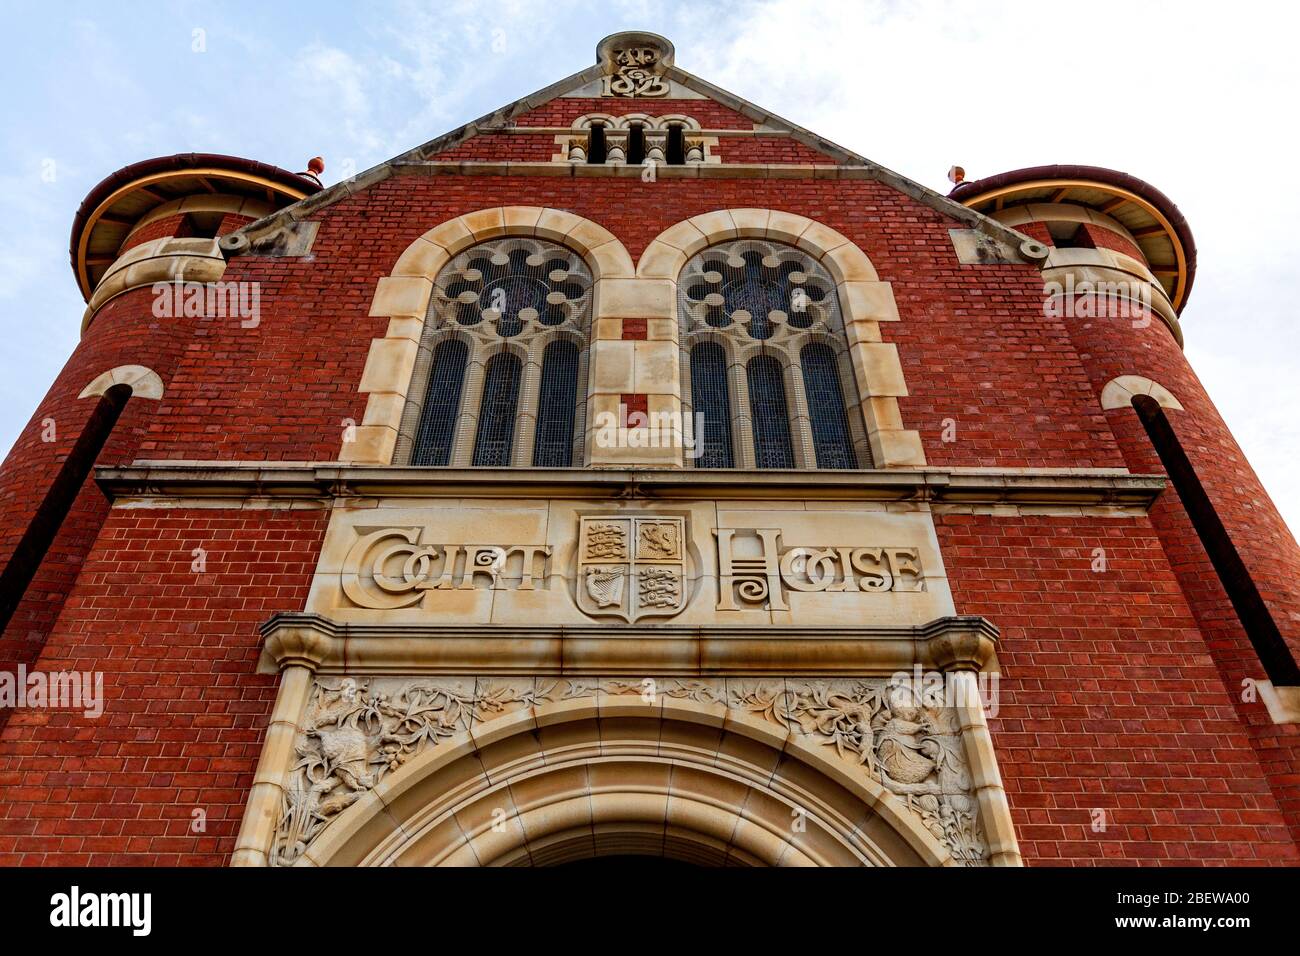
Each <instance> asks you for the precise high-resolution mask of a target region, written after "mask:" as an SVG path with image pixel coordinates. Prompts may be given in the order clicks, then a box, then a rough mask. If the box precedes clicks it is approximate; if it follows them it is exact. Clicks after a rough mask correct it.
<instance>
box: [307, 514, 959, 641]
mask: <svg viewBox="0 0 1300 956" xmlns="http://www.w3.org/2000/svg"><path fill="white" fill-rule="evenodd" d="M305 610H307V611H314V612H317V613H320V614H323V615H326V616H328V617H331V618H333V619H334V620H337V621H340V622H358V623H361V622H370V623H377V622H384V623H405V622H412V623H424V622H437V623H444V624H445V623H456V622H464V623H471V624H510V625H520V624H541V625H548V624H549V625H565V624H584V623H585V624H591V623H600V622H605V623H611V624H618V623H665V624H680V625H684V626H701V625H706V626H707V625H722V626H726V625H755V624H764V623H773V624H784V625H796V626H800V625H823V626H840V625H850V626H853V625H868V624H891V625H893V624H898V625H915V624H925V623H928V622H929V621H932V620H934V619H935V618H937V617H942V616H945V615H948V614H952V613H954V612H953V606H952V599H951V596H950V594H949V590H948V583H947V579H946V576H945V574H944V568H943V560H942V556H941V555H940V553H939V548H938V543H937V540H936V538H935V533H934V526H933V523H932V522H931V519H930V515H929V513H928V512H927V511H925V510H924V508H923V506H901V505H894V504H889V505H886V504H883V503H881V504H875V503H867V502H843V503H841V502H808V503H804V502H786V501H764V502H731V501H672V502H649V501H647V502H640V501H633V502H626V503H621V504H611V503H610V502H609V501H599V500H592V501H581V500H570V499H554V500H545V499H529V500H522V501H521V500H518V499H515V500H504V499H503V500H493V499H457V500H447V499H430V500H428V501H418V500H412V501H401V502H400V503H399V504H393V503H392V502H391V501H369V502H368V501H364V500H363V501H360V502H357V503H356V506H349V507H345V508H338V509H336V510H335V512H334V514H333V517H332V518H331V521H330V526H329V530H328V532H327V534H326V539H325V545H324V548H323V549H322V553H321V558H320V562H319V565H318V567H317V572H316V576H315V579H314V582H313V586H312V591H311V596H310V598H309V599H308V604H307V607H306V608H305Z"/></svg>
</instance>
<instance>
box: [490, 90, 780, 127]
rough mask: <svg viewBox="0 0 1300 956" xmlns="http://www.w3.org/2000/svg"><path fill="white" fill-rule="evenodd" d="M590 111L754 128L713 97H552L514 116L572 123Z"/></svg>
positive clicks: (518, 121)
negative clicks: (630, 98) (632, 99)
mask: <svg viewBox="0 0 1300 956" xmlns="http://www.w3.org/2000/svg"><path fill="white" fill-rule="evenodd" d="M589 113H604V114H605V115H607V116H627V115H628V114H630V113H644V114H648V115H650V116H689V117H690V118H691V119H693V120H696V121H697V122H698V123H699V124H700V126H702V127H703V128H704V129H753V128H754V121H753V120H751V119H747V118H745V117H744V116H742V115H741V114H740V113H737V112H736V111H735V110H733V109H730V108H729V107H726V106H723V105H722V104H721V103H715V102H714V101H713V100H668V99H663V100H634V101H623V100H612V99H602V98H600V97H595V98H589V99H583V98H575V99H554V100H551V101H550V102H549V103H544V104H542V105H541V106H539V107H537V108H536V109H533V110H529V111H528V112H527V113H521V114H520V115H518V116H516V117H515V118H514V120H513V122H514V125H516V126H571V125H572V124H573V121H574V120H576V119H578V118H579V117H582V116H586V115H587V114H589Z"/></svg>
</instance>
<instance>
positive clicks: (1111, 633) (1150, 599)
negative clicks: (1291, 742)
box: [935, 515, 1300, 866]
mask: <svg viewBox="0 0 1300 956" xmlns="http://www.w3.org/2000/svg"><path fill="white" fill-rule="evenodd" d="M935 523H936V525H937V530H938V535H939V544H940V546H941V548H942V549H943V553H944V563H945V565H946V567H947V570H948V576H949V582H950V584H951V586H952V591H953V599H954V601H955V602H956V606H957V611H958V613H960V614H982V615H985V616H986V617H988V618H989V620H991V621H993V622H995V623H996V624H997V625H998V627H999V628H1000V629H1001V639H1000V641H999V644H998V661H999V663H1000V664H1001V667H1002V679H1001V681H1000V685H999V691H1000V693H999V707H998V713H997V716H996V717H995V718H993V719H992V720H990V722H989V723H990V729H991V731H992V734H993V744H994V748H995V750H996V752H997V755H998V766H999V769H1000V770H1001V773H1002V779H1003V783H1004V785H1005V787H1006V790H1007V796H1008V799H1009V800H1010V803H1011V813H1012V817H1013V819H1014V820H1015V824H1016V834H1017V836H1018V838H1019V840H1020V850H1021V853H1022V854H1023V855H1024V857H1025V861H1026V862H1027V863H1029V864H1031V865H1033V864H1039V865H1067V864H1068V865H1079V866H1089V865H1117V864H1125V863H1139V864H1147V865H1157V864H1161V865H1186V866H1205V865H1214V864H1224V863H1254V864H1261V863H1288V864H1292V865H1295V864H1297V863H1300V852H1298V851H1297V848H1296V845H1295V843H1294V842H1293V838H1292V837H1291V836H1290V835H1289V833H1288V831H1287V827H1286V823H1285V821H1284V818H1283V816H1282V813H1281V812H1280V811H1279V809H1278V803H1277V800H1276V799H1275V797H1274V795H1273V793H1272V791H1271V790H1270V787H1269V782H1268V779H1267V778H1266V776H1265V773H1264V770H1263V769H1262V768H1261V766H1260V761H1259V759H1258V758H1257V756H1256V754H1255V752H1254V751H1253V750H1252V748H1251V746H1250V741H1249V739H1248V737H1247V734H1246V732H1245V730H1244V729H1243V728H1242V726H1241V723H1240V722H1239V720H1238V718H1237V711H1236V708H1235V706H1234V695H1233V692H1232V691H1233V688H1232V685H1231V684H1225V682H1224V679H1223V678H1222V677H1221V675H1220V673H1219V671H1218V670H1217V669H1216V667H1215V662H1214V659H1213V655H1212V653H1211V648H1210V647H1209V645H1208V643H1207V640H1206V638H1205V637H1203V636H1202V634H1201V632H1200V631H1199V630H1198V628H1197V622H1196V619H1195V618H1194V617H1193V616H1192V614H1191V613H1190V611H1189V610H1188V607H1187V603H1186V601H1185V600H1184V598H1183V595H1182V593H1181V590H1180V586H1179V580H1178V578H1177V577H1176V576H1175V575H1174V574H1173V572H1172V571H1171V570H1170V568H1169V564H1168V560H1167V558H1166V557H1165V553H1164V550H1163V549H1162V547H1161V538H1160V535H1159V534H1158V533H1157V532H1156V530H1155V529H1154V528H1152V526H1151V522H1150V521H1148V520H1147V519H1145V518H1077V517H1068V518H1067V517H1025V518H1001V517H989V516H972V515H939V516H937V517H936V519H935ZM1096 548H1101V549H1103V550H1104V555H1105V560H1106V565H1105V570H1104V571H1102V572H1097V571H1094V570H1093V560H1094V549H1096ZM1094 810H1101V811H1104V812H1105V820H1106V830H1105V832H1104V833H1095V832H1093V830H1092V822H1093V816H1092V811H1094Z"/></svg>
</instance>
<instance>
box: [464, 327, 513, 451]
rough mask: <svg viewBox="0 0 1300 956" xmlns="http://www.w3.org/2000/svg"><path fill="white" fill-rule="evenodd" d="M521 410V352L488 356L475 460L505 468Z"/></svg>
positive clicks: (479, 410)
mask: <svg viewBox="0 0 1300 956" xmlns="http://www.w3.org/2000/svg"><path fill="white" fill-rule="evenodd" d="M518 410H519V356H518V355H512V354H511V353H509V352H498V353H497V354H496V355H494V356H492V357H491V358H490V359H488V363H487V370H486V373H485V375H484V381H483V400H482V403H481V404H480V405H479V409H478V435H477V436H476V437H475V439H474V464H475V465H476V466H478V467H485V468H504V467H505V466H506V465H509V464H510V453H511V452H512V451H513V450H514V441H515V414H516V413H517V412H518Z"/></svg>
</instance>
